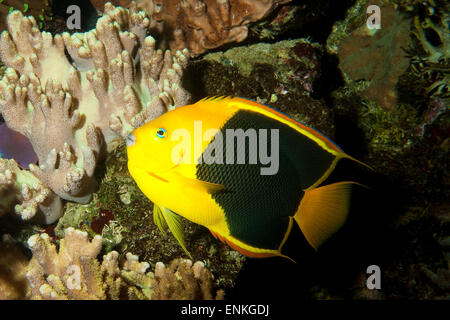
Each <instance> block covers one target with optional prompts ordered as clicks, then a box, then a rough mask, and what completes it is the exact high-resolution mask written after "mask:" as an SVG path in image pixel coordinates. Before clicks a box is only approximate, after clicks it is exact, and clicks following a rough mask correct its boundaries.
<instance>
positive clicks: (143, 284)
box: [26, 228, 223, 299]
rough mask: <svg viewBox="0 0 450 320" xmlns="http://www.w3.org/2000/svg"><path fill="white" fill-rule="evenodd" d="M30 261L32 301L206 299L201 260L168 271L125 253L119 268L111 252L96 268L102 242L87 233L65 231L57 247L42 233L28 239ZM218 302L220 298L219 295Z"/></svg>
mask: <svg viewBox="0 0 450 320" xmlns="http://www.w3.org/2000/svg"><path fill="white" fill-rule="evenodd" d="M28 245H29V247H30V249H31V251H32V252H33V258H32V260H31V261H30V264H29V266H28V269H29V271H28V272H27V275H26V277H27V279H28V281H29V283H30V287H31V290H30V293H29V298H31V299H119V298H120V299H124V298H128V299H211V298H212V283H213V282H212V279H213V278H212V275H211V273H210V272H209V271H208V270H207V269H206V268H205V267H204V264H202V263H201V262H196V263H195V264H194V265H193V266H192V262H191V261H188V260H181V259H178V260H174V261H173V262H172V263H171V265H170V267H169V268H166V267H165V266H164V264H162V263H157V266H156V270H155V274H154V273H153V272H151V271H147V270H148V268H149V266H150V265H149V264H148V263H147V262H139V260H138V257H137V256H135V255H132V254H131V253H127V254H126V261H125V262H124V264H123V266H122V267H120V263H119V254H118V253H117V252H116V251H111V252H109V253H108V254H107V255H105V256H104V257H103V262H102V263H101V264H100V263H99V262H98V261H97V259H96V256H97V255H98V254H99V253H100V250H101V247H102V238H101V237H100V236H96V237H94V239H93V240H92V241H89V240H88V235H87V233H86V232H82V231H79V230H75V229H73V228H68V229H66V230H65V238H64V239H63V240H61V243H60V248H59V250H57V248H56V246H55V245H54V244H52V243H51V241H50V238H49V236H48V235H47V234H45V233H44V234H41V235H34V236H32V237H31V238H30V239H29V240H28ZM217 297H218V298H221V297H223V293H222V292H221V291H219V292H218V294H217Z"/></svg>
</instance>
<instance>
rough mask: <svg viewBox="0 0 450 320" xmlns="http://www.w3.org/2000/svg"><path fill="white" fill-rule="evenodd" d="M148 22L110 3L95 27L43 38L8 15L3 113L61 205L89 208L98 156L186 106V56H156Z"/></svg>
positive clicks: (2, 51) (0, 98)
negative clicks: (29, 145) (33, 154)
mask: <svg viewBox="0 0 450 320" xmlns="http://www.w3.org/2000/svg"><path fill="white" fill-rule="evenodd" d="M148 25H149V18H147V17H146V16H145V14H144V12H142V11H138V10H137V9H136V7H135V6H132V7H131V8H130V10H128V9H123V8H120V7H119V8H115V7H114V6H112V5H110V4H107V5H106V6H105V14H104V16H103V17H102V18H100V19H99V20H98V22H97V27H96V29H93V30H91V31H89V32H87V33H75V34H73V35H69V34H68V33H64V34H62V35H55V36H53V35H51V34H50V33H46V32H40V31H39V29H38V28H37V24H36V21H35V19H34V18H33V17H23V16H22V14H21V13H20V12H19V11H13V12H12V13H11V14H10V15H9V16H8V28H9V32H3V33H2V36H1V39H0V57H1V59H2V61H3V62H4V63H5V64H6V66H8V67H9V68H8V69H7V70H6V72H5V75H4V77H3V79H2V81H0V112H1V113H2V115H3V117H4V119H5V121H6V124H7V125H8V127H10V128H12V129H14V130H16V131H19V132H20V133H22V134H24V135H25V136H26V137H28V138H29V140H30V141H31V143H32V145H33V148H34V150H35V151H36V153H37V155H38V158H39V164H40V165H39V167H38V166H31V168H30V169H31V171H32V172H33V174H35V175H36V176H37V177H38V178H39V179H40V180H41V181H42V183H43V184H44V185H46V186H48V187H49V188H50V189H51V190H53V191H54V192H55V193H56V194H58V195H59V196H61V197H62V198H63V199H67V200H71V201H77V202H82V203H86V202H88V201H89V199H90V198H91V193H92V192H93V190H94V189H95V188H96V181H95V179H94V178H93V174H94V170H95V167H96V164H97V162H98V160H99V159H100V158H102V157H103V156H104V154H105V152H106V151H108V150H111V149H112V148H113V146H114V145H115V143H116V142H117V141H118V139H120V138H121V137H125V136H126V135H127V134H128V133H129V132H130V131H131V130H132V129H133V128H135V127H138V126H140V125H142V124H143V123H145V122H146V121H148V120H151V119H153V118H155V117H157V116H158V115H160V114H161V113H163V112H165V111H166V110H167V109H170V108H173V107H175V106H178V105H184V104H186V102H187V101H188V99H189V94H188V93H187V92H186V91H184V90H183V88H182V87H181V76H182V73H183V68H184V67H185V66H186V63H187V58H186V55H187V52H186V51H183V52H181V51H176V52H174V53H171V52H170V51H166V52H162V51H161V50H156V49H155V39H153V38H152V37H151V36H146V35H147V27H148ZM66 53H67V54H68V56H66ZM138 62H140V63H138Z"/></svg>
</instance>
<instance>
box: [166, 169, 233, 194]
mask: <svg viewBox="0 0 450 320" xmlns="http://www.w3.org/2000/svg"><path fill="white" fill-rule="evenodd" d="M173 174H174V175H175V179H176V180H177V181H179V182H180V183H181V184H183V185H184V186H186V187H191V188H195V189H202V190H204V191H205V192H207V193H209V194H215V193H217V192H219V191H223V190H225V186H223V185H221V184H217V183H212V182H207V181H203V180H199V179H193V178H189V177H186V176H184V175H182V174H181V173H179V172H174V173H173Z"/></svg>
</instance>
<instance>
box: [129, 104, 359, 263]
mask: <svg viewBox="0 0 450 320" xmlns="http://www.w3.org/2000/svg"><path fill="white" fill-rule="evenodd" d="M251 142H253V143H251ZM264 143H265V144H264ZM127 146H128V147H127V150H128V168H129V171H130V173H131V175H132V177H133V178H134V179H135V181H136V183H137V184H138V186H139V188H140V189H141V190H142V192H143V193H144V194H145V195H146V196H147V197H148V198H149V199H150V200H151V201H153V202H154V203H155V205H157V206H159V207H161V208H163V209H162V210H155V212H156V214H158V213H160V214H161V213H164V212H166V213H167V214H165V215H164V217H162V216H161V217H157V218H155V221H156V222H158V223H161V222H160V221H163V220H164V219H173V218H171V217H173V215H172V214H169V212H175V213H177V214H179V215H181V216H183V217H185V218H187V219H189V220H191V221H193V222H195V223H198V224H201V225H203V226H205V227H207V228H209V230H210V231H211V232H212V233H213V234H214V235H215V236H216V237H218V238H219V239H220V240H222V241H224V242H226V243H228V244H229V245H230V246H231V247H233V248H234V249H236V250H238V251H239V252H241V253H243V254H245V255H247V256H251V257H267V256H284V255H283V254H282V253H281V251H282V248H283V245H284V243H285V242H286V240H287V238H288V236H289V234H290V232H291V229H292V225H293V223H294V221H295V222H296V224H298V225H299V227H300V229H301V230H302V232H303V234H304V235H305V238H306V239H307V240H308V242H309V243H310V244H311V246H312V247H314V248H315V249H317V248H318V247H319V246H320V245H321V244H323V243H324V242H325V241H326V240H327V239H328V238H330V237H331V236H332V235H333V234H334V233H335V232H336V231H337V230H338V229H339V228H340V227H341V226H342V225H343V224H344V223H345V220H346V217H347V214H348V211H349V205H350V197H351V189H352V186H353V185H354V184H356V183H354V182H351V181H344V182H339V183H335V184H330V185H326V186H322V187H319V188H317V186H319V185H320V184H321V183H322V182H323V181H325V179H326V178H327V177H328V176H329V175H330V174H331V172H332V171H333V170H334V168H335V166H336V164H337V162H338V161H339V160H340V159H342V158H348V159H351V160H354V161H356V162H358V163H361V164H363V163H362V162H360V161H358V160H356V159H354V158H352V157H350V156H348V155H347V154H345V153H344V152H343V151H342V150H341V149H340V148H339V147H338V146H336V145H335V144H334V143H333V142H332V141H331V140H330V139H328V138H327V137H326V136H324V135H323V134H321V133H320V132H318V131H316V130H314V129H312V128H310V127H308V126H306V125H304V124H301V123H299V122H297V121H295V120H293V119H291V118H289V117H288V116H286V115H284V114H282V113H280V112H278V111H276V110H274V109H271V108H270V107H267V106H264V105H262V104H259V103H257V102H254V101H250V100H246V99H243V98H236V97H233V98H231V97H215V98H206V99H203V100H201V101H199V102H197V103H195V104H192V105H187V106H183V107H179V108H177V109H175V110H173V111H170V112H167V113H166V114H164V115H162V116H161V117H159V118H157V119H155V120H153V121H150V122H149V123H147V124H145V125H143V126H142V127H140V128H138V129H136V130H135V131H134V132H133V133H132V134H131V135H130V136H129V138H128V139H127ZM252 148H253V149H252ZM254 148H256V149H254ZM255 159H257V161H256V162H255V161H254V160H255ZM243 160H244V161H243ZM275 160H276V161H275ZM363 165H364V164H363ZM165 209H167V210H169V211H165ZM168 225H169V226H170V225H178V224H174V223H168ZM176 229H177V230H175V232H174V231H173V230H172V231H173V233H174V235H175V236H176V237H177V239H178V240H179V241H180V243H181V244H182V246H183V248H185V245H184V242H183V238H182V234H180V233H181V231H180V228H176ZM186 251H187V250H186Z"/></svg>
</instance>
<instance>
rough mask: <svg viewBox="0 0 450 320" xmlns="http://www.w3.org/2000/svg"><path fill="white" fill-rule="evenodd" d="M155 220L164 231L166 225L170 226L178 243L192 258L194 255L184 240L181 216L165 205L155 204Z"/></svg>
mask: <svg viewBox="0 0 450 320" xmlns="http://www.w3.org/2000/svg"><path fill="white" fill-rule="evenodd" d="M153 220H154V222H155V224H156V225H157V226H158V229H159V230H161V231H162V232H163V233H164V229H165V227H166V226H168V227H169V229H170V231H171V232H172V234H173V236H174V237H175V239H177V241H178V243H179V244H180V246H181V247H182V248H183V250H184V252H186V254H187V255H188V256H189V258H191V259H192V256H191V254H190V253H189V251H188V250H187V249H186V244H185V242H184V237H183V223H182V221H181V217H180V216H179V215H177V214H176V213H174V212H172V211H170V210H169V209H167V208H165V207H159V206H158V205H156V204H154V209H153Z"/></svg>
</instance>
